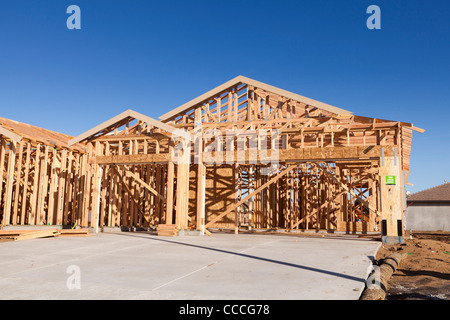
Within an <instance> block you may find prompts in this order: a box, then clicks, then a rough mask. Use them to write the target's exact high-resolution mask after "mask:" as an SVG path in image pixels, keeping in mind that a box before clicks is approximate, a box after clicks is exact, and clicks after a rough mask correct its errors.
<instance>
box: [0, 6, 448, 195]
mask: <svg viewBox="0 0 450 320" xmlns="http://www.w3.org/2000/svg"><path fill="white" fill-rule="evenodd" d="M72 4H75V5H78V6H79V7H80V9H81V30H69V29H67V27H66V20H67V18H68V17H69V14H67V13H66V9H67V7H68V6H69V5H72ZM372 4H375V5H378V6H379V7H380V9H381V29H380V30H369V29H368V28H367V27H366V20H367V18H368V17H369V14H367V13H366V9H367V7H368V6H369V5H372ZM449 12H450V2H449V1H437V0H434V1H425V0H423V1H414V0H396V1H381V0H371V1H364V0H342V1H336V0H333V1H332V0H329V1H323V0H316V1H249V0H240V1H196V0H192V1H144V0H133V1H125V0H121V1H118V0H116V1H112V0H111V1H101V0H89V1H85V0H71V1H64V0H52V1H22V0H16V1H2V2H1V6H0V116H1V117H5V118H9V119H14V120H18V121H21V122H26V123H30V124H33V125H37V126H40V127H44V128H47V129H51V130H55V131H59V132H63V133H67V134H70V135H74V136H75V135H78V134H80V133H82V132H84V131H86V130H88V129H90V128H92V127H93V126H95V125H97V124H99V123H101V122H103V121H105V120H107V119H109V118H111V117H113V116H115V115H116V114H118V113H120V112H122V111H124V110H125V109H128V108H131V109H134V110H136V111H138V112H141V113H144V114H146V115H148V116H150V117H154V118H157V117H158V116H160V115H162V114H164V113H166V112H167V111H169V110H171V109H173V108H175V107H177V106H179V105H181V104H183V103H185V102H187V101H189V100H191V99H192V98H195V97H196V96H198V95H200V94H202V93H204V92H206V91H208V90H210V89H212V88H214V87H216V86H218V85H220V84H222V83H223V82H226V81H228V80H230V79H232V78H234V77H235V76H237V75H244V76H247V77H249V78H253V79H256V80H259V81H262V82H265V83H268V84H271V85H274V86H277V87H280V88H283V89H286V90H289V91H292V92H295V93H298V94H301V95H304V96H307V97H310V98H313V99H316V100H319V101H323V102H326V103H329V104H331V105H335V106H337V107H341V108H343V109H347V110H350V111H352V112H353V113H354V114H357V115H362V116H370V117H376V118H381V119H389V120H399V121H404V122H411V123H413V124H414V125H416V126H418V127H421V128H424V129H426V130H427V131H426V133H425V134H418V133H415V134H414V139H413V147H412V157H411V173H410V182H411V183H413V184H414V186H413V187H411V186H408V188H407V189H408V190H410V191H411V192H416V191H420V190H422V189H425V188H428V187H432V186H434V185H438V184H441V183H443V182H444V179H447V180H449V181H450V166H449V162H450V161H449V156H450V151H449V145H450V143H449V141H450V134H449V130H448V119H449V116H450V111H449V110H450V93H449V92H450V89H449V87H450V81H449V74H450V61H449V57H450V41H449V40H450V19H449V18H448V16H449V15H448V13H449Z"/></svg>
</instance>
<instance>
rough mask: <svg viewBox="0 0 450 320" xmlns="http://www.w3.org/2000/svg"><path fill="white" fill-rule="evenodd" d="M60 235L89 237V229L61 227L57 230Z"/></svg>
mask: <svg viewBox="0 0 450 320" xmlns="http://www.w3.org/2000/svg"><path fill="white" fill-rule="evenodd" d="M59 236H60V237H90V236H91V235H90V233H89V229H87V228H86V229H62V230H59Z"/></svg>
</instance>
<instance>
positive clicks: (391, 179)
mask: <svg viewBox="0 0 450 320" xmlns="http://www.w3.org/2000/svg"><path fill="white" fill-rule="evenodd" d="M386 184H389V185H395V176H386Z"/></svg>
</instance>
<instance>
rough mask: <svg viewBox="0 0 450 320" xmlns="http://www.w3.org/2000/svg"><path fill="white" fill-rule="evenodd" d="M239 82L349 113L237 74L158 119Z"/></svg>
mask: <svg viewBox="0 0 450 320" xmlns="http://www.w3.org/2000/svg"><path fill="white" fill-rule="evenodd" d="M239 83H245V84H247V85H251V86H254V87H258V88H261V89H263V90H266V91H270V92H272V93H275V94H278V95H280V96H283V97H286V98H290V99H293V100H296V101H299V102H303V103H305V104H307V105H310V106H313V107H316V108H319V109H322V110H325V111H328V112H331V113H334V114H338V115H340V114H351V112H350V111H347V110H344V109H341V108H337V107H335V106H331V105H329V104H326V103H323V102H320V101H316V100H313V99H310V98H307V97H304V96H301V95H299V94H296V93H292V92H289V91H286V90H283V89H280V88H277V87H274V86H271V85H268V84H265V83H262V82H259V81H256V80H253V79H249V78H246V77H244V76H237V77H236V78H234V79H231V80H230V81H228V82H225V83H224V84H222V85H220V86H218V87H216V88H214V89H212V90H210V91H208V92H206V93H204V94H202V95H201V96H199V97H197V98H195V99H193V100H191V101H189V102H186V103H185V104H183V105H181V106H179V107H178V108H176V109H173V110H172V111H169V112H167V113H166V114H164V115H162V116H160V117H159V119H161V121H165V120H167V119H169V118H170V117H173V116H174V115H176V114H178V113H180V112H183V111H185V110H187V109H189V108H191V107H193V106H195V105H196V104H198V103H200V102H202V101H204V100H206V99H208V98H210V97H211V96H214V95H216V94H218V93H220V92H222V91H224V90H226V89H228V88H230V87H233V86H235V85H236V84H239Z"/></svg>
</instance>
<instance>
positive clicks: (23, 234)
mask: <svg viewBox="0 0 450 320" xmlns="http://www.w3.org/2000/svg"><path fill="white" fill-rule="evenodd" d="M58 235H59V232H58V229H47V230H2V231H0V239H1V240H10V241H18V240H28V239H37V238H47V237H57V236H58Z"/></svg>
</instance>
